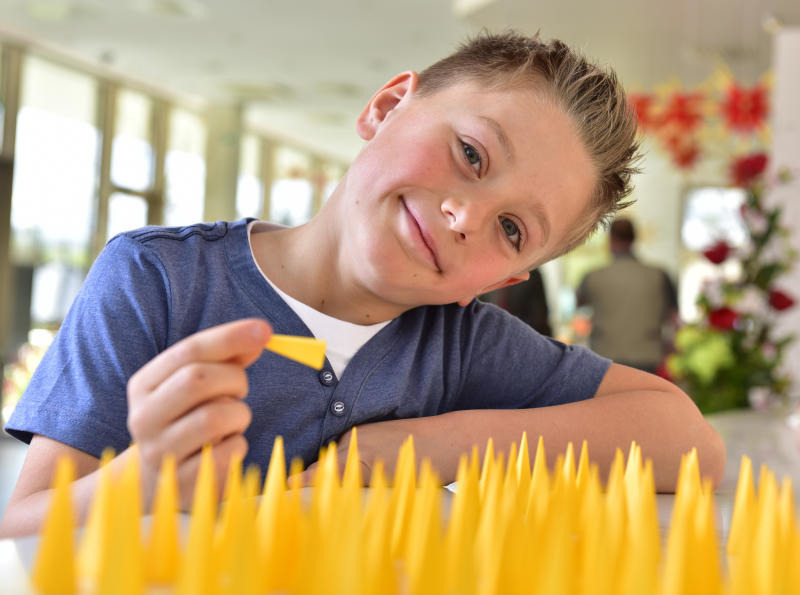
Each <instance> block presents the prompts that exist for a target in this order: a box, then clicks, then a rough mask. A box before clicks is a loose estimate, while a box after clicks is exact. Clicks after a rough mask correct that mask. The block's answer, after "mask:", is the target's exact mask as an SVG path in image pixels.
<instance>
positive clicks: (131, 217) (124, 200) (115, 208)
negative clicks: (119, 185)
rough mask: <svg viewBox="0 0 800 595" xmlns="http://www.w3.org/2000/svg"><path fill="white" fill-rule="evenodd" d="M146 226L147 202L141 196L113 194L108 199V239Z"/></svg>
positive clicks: (121, 193) (122, 193)
mask: <svg viewBox="0 0 800 595" xmlns="http://www.w3.org/2000/svg"><path fill="white" fill-rule="evenodd" d="M145 225H147V201H146V200H145V199H144V198H142V197H141V196H137V195H134V194H125V193H124V192H115V193H114V194H112V195H111V196H110V197H109V199H108V232H107V235H108V239H111V238H113V237H114V236H115V235H117V234H118V233H121V232H123V231H128V230H129V229H136V228H138V227H144V226H145Z"/></svg>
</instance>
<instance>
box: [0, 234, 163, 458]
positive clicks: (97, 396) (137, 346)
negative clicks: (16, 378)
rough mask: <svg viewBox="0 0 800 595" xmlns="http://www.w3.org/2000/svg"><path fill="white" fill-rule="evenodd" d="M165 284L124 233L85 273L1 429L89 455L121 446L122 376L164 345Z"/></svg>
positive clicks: (124, 441) (147, 254) (151, 257)
mask: <svg viewBox="0 0 800 595" xmlns="http://www.w3.org/2000/svg"><path fill="white" fill-rule="evenodd" d="M169 295H170V287H169V282H168V279H167V276H166V274H165V272H164V267H163V266H162V264H161V263H160V261H159V260H158V258H157V257H156V256H155V254H154V253H153V252H151V251H150V250H149V249H148V248H146V247H144V246H142V245H141V244H140V243H138V242H137V241H136V240H134V239H131V238H130V237H128V236H117V237H116V238H114V239H113V240H111V241H110V242H109V244H108V245H107V246H106V248H105V249H104V250H103V251H102V253H101V254H100V255H99V256H98V258H97V260H96V261H95V263H94V265H93V266H92V268H91V270H90V271H89V274H88V276H87V277H86V280H85V281H84V284H83V286H82V288H81V290H80V292H79V293H78V296H77V297H76V299H75V301H74V302H73V304H72V306H71V307H70V310H69V312H68V314H67V316H66V318H65V320H64V323H63V325H62V326H61V328H60V330H59V332H58V334H57V335H56V338H55V341H54V342H53V344H52V345H51V346H50V348H49V349H48V350H47V353H46V354H45V356H44V358H43V359H42V361H41V363H40V364H39V366H38V367H37V369H36V371H35V372H34V374H33V377H32V378H31V381H30V383H29V385H28V387H27V389H26V390H25V393H24V394H23V396H22V398H21V399H20V402H19V403H18V404H17V407H16V409H15V410H14V413H13V414H12V416H11V418H10V419H9V421H8V424H7V425H6V431H7V432H8V433H9V434H11V435H12V436H14V437H16V438H19V439H20V440H23V441H25V442H30V440H31V437H32V435H33V434H41V435H43V436H46V437H48V438H52V439H53V440H57V441H59V442H62V443H64V444H68V445H70V446H72V447H74V448H77V449H79V450H81V451H84V452H86V453H89V454H91V455H93V456H100V454H101V453H102V451H103V449H104V448H105V447H112V448H114V449H115V450H116V451H117V452H120V451H122V450H124V449H125V448H127V447H128V445H129V443H130V440H131V438H130V434H129V433H128V430H127V410H128V408H127V393H126V387H127V382H128V379H129V378H130V377H131V375H133V374H134V373H135V372H136V371H137V370H138V369H139V368H140V367H142V366H143V365H144V364H145V363H147V362H148V361H149V360H150V359H152V358H153V357H154V356H155V355H156V354H158V353H159V352H160V351H162V350H163V349H164V348H165V347H166V337H167V332H168V322H169V310H170V300H169Z"/></svg>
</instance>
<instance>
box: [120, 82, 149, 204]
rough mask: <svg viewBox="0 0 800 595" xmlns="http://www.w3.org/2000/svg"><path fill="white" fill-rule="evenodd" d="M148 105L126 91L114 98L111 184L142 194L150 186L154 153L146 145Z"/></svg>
mask: <svg viewBox="0 0 800 595" xmlns="http://www.w3.org/2000/svg"><path fill="white" fill-rule="evenodd" d="M151 112H152V101H151V100H150V98H148V97H147V96H146V95H143V94H141V93H136V92H134V91H130V90H128V89H121V90H120V91H119V93H118V94H117V114H116V119H115V120H116V131H115V134H114V143H113V145H112V149H111V182H112V183H113V184H114V185H115V186H119V187H122V188H127V189H129V190H138V191H141V192H145V191H147V190H150V189H151V187H152V185H153V166H154V160H155V156H154V151H153V145H152V144H151V142H150V117H151Z"/></svg>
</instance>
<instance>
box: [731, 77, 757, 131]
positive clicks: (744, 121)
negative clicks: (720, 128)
mask: <svg viewBox="0 0 800 595" xmlns="http://www.w3.org/2000/svg"><path fill="white" fill-rule="evenodd" d="M725 95H726V96H725V101H724V102H723V104H722V106H721V110H722V117H723V118H724V119H725V124H726V126H728V128H730V129H731V130H736V131H739V132H751V131H752V130H755V129H757V128H761V127H762V126H763V125H764V121H765V119H766V117H767V90H766V89H765V88H764V86H763V85H756V86H754V87H753V88H752V89H749V90H748V89H744V88H742V87H739V86H738V85H736V84H735V83H734V84H733V85H731V87H730V88H729V89H728V91H727V93H726V94H725Z"/></svg>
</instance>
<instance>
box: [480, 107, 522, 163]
mask: <svg viewBox="0 0 800 595" xmlns="http://www.w3.org/2000/svg"><path fill="white" fill-rule="evenodd" d="M479 117H480V119H481V120H483V121H484V122H486V123H487V124H488V125H489V128H491V129H492V131H493V132H494V133H495V136H497V140H498V141H499V143H500V146H501V147H503V150H504V151H505V152H506V157H507V158H508V160H509V161H513V160H514V148H513V147H512V146H511V141H509V140H508V136H507V135H506V131H505V130H503V127H502V126H500V124H498V123H497V121H496V120H493V119H492V118H489V117H486V116H479Z"/></svg>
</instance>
